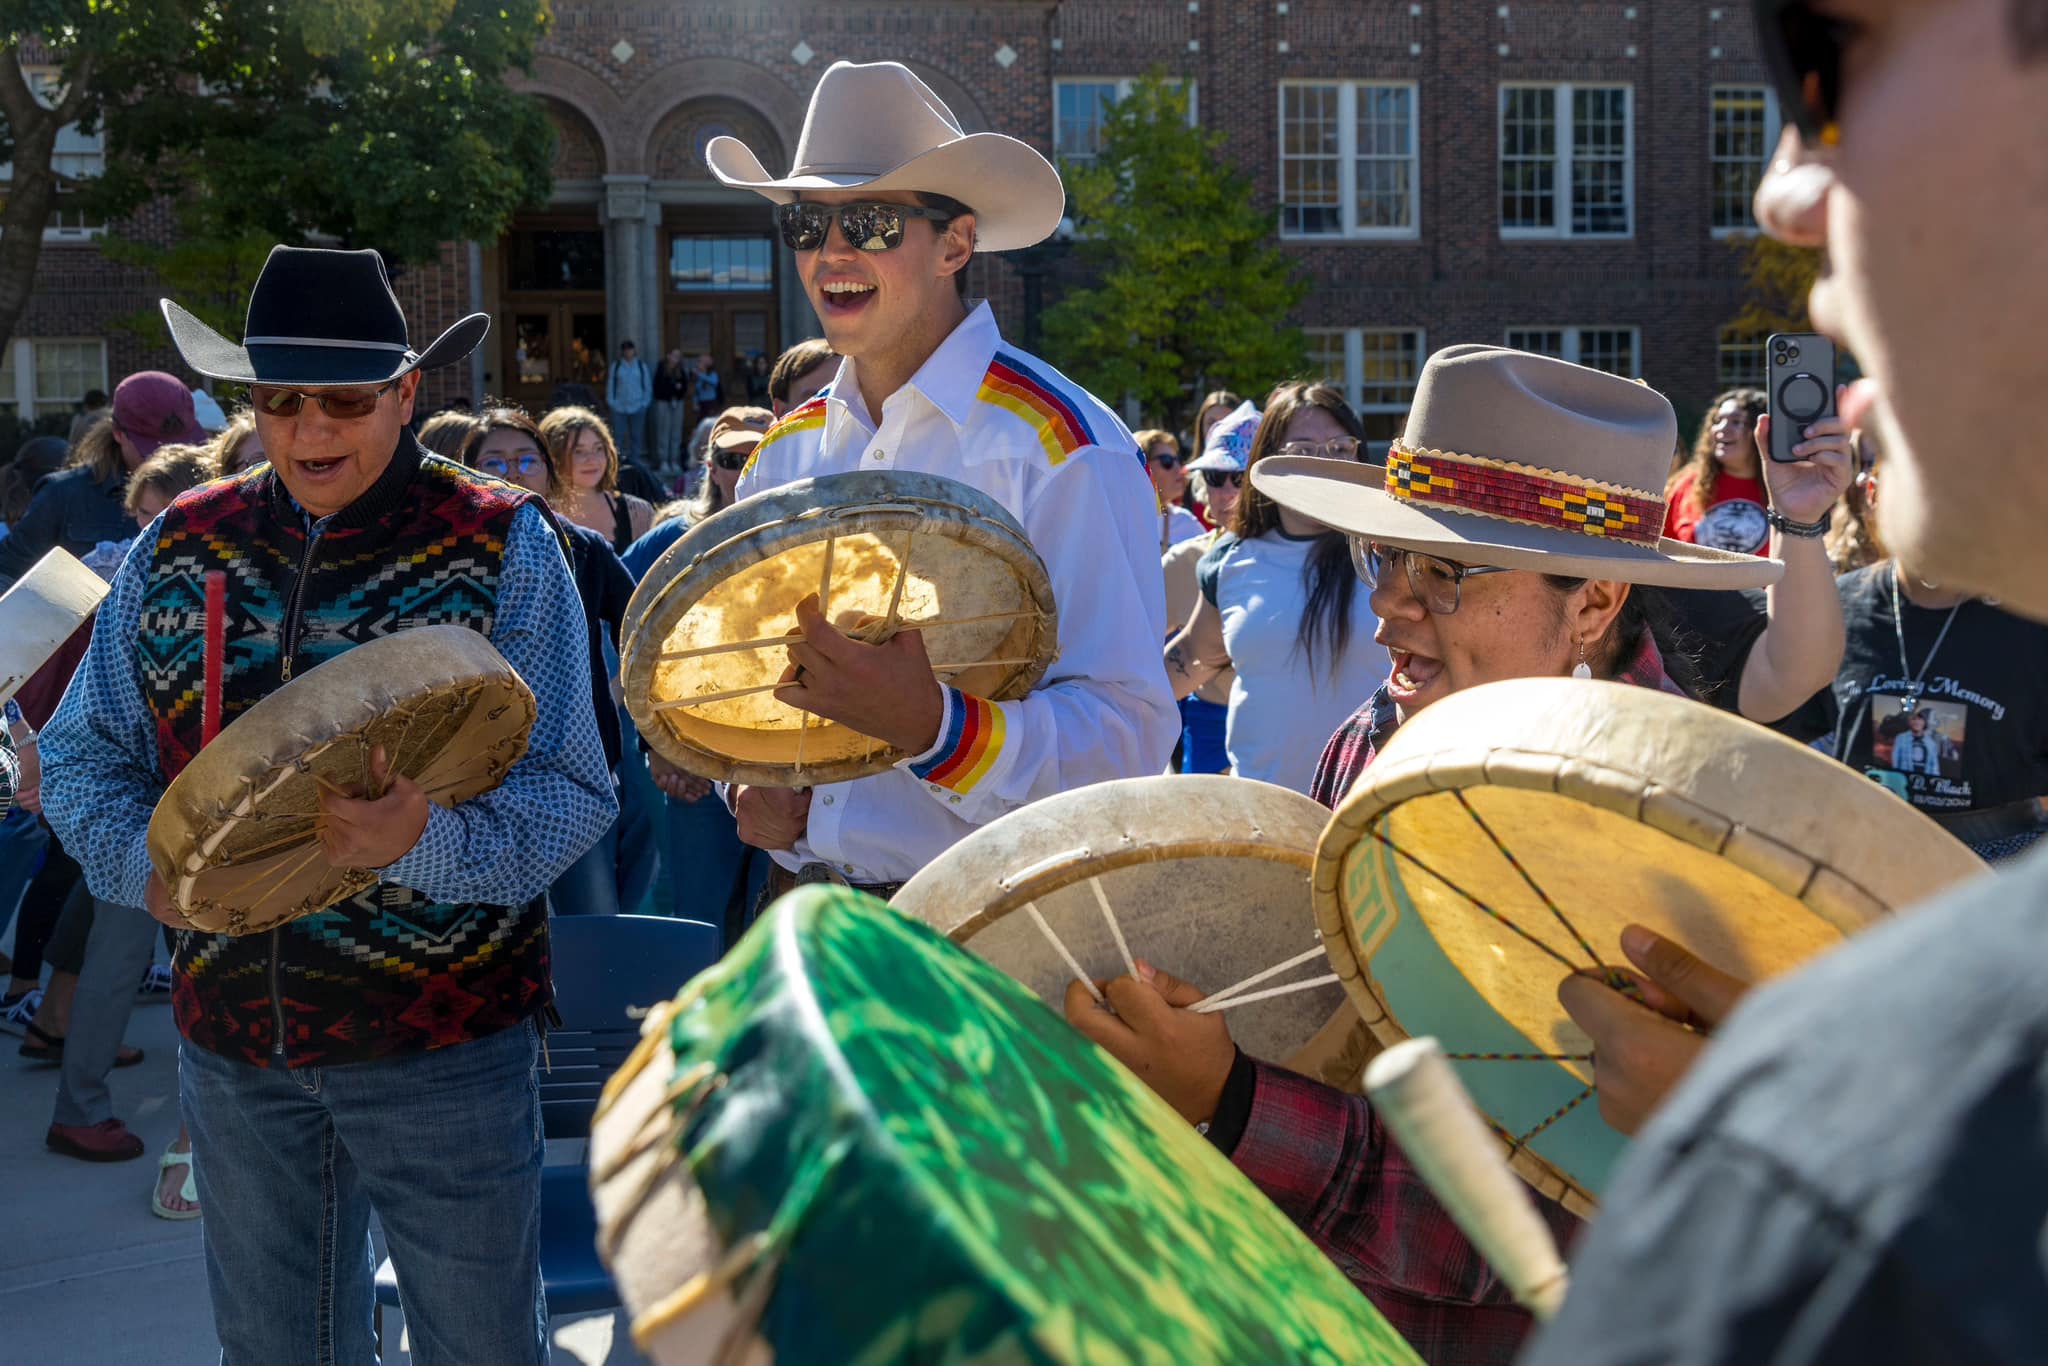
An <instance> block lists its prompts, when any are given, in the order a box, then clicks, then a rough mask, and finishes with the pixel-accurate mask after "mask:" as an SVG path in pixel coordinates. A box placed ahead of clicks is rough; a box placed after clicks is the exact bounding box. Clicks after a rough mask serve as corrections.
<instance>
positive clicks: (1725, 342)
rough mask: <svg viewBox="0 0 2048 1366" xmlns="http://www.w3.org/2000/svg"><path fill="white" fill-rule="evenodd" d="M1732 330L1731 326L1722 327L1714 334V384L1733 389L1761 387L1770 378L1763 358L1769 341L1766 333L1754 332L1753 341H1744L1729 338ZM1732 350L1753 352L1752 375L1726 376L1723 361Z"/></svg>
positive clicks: (1717, 386)
mask: <svg viewBox="0 0 2048 1366" xmlns="http://www.w3.org/2000/svg"><path fill="white" fill-rule="evenodd" d="M1732 331H1733V329H1732V328H1727V327H1723V328H1721V329H1720V330H1719V331H1718V332H1716V333H1715V334H1714V386H1715V387H1716V388H1717V389H1733V388H1738V387H1739V388H1747V389H1761V388H1763V387H1764V386H1765V381H1766V380H1768V379H1769V378H1770V374H1769V366H1768V364H1767V363H1766V362H1765V360H1764V347H1765V346H1766V344H1767V343H1768V341H1769V336H1768V334H1767V333H1762V332H1759V333H1757V334H1756V340H1755V341H1754V342H1745V341H1736V340H1731V339H1730V335H1729V334H1730V333H1731V332H1732ZM1732 351H1753V352H1755V353H1756V373H1755V374H1754V375H1752V376H1743V377H1739V378H1733V379H1731V378H1730V377H1729V376H1728V373H1727V367H1726V365H1725V364H1724V363H1723V361H1724V358H1725V357H1726V356H1727V355H1728V354H1729V353H1730V352H1732Z"/></svg>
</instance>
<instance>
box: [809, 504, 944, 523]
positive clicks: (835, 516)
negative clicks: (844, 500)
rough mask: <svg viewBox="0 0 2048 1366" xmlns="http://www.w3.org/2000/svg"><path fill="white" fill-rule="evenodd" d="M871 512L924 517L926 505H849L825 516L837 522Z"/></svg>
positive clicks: (831, 511) (833, 509) (833, 510)
mask: <svg viewBox="0 0 2048 1366" xmlns="http://www.w3.org/2000/svg"><path fill="white" fill-rule="evenodd" d="M871 512H911V513H916V514H917V515H919V516H923V515H924V505H923V504H921V503H849V504H847V505H845V506H844V507H836V508H832V509H831V510H829V511H828V512H826V514H825V515H826V516H827V517H830V518H831V519H832V520H833V521H835V522H836V521H840V520H842V519H844V518H847V517H865V516H867V515H868V514H869V513H871Z"/></svg>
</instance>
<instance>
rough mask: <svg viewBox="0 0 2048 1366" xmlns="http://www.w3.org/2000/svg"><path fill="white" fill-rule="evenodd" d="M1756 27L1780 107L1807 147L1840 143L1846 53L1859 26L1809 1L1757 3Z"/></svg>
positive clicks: (1781, 0) (1765, 0)
mask: <svg viewBox="0 0 2048 1366" xmlns="http://www.w3.org/2000/svg"><path fill="white" fill-rule="evenodd" d="M1756 28H1757V38H1758V41H1759V42H1760V43H1761V45H1762V47H1763V57H1764V64H1765V65H1766V66H1767V67H1768V68H1769V69H1770V73H1771V83H1772V84H1773V85H1775V86H1776V87H1777V91H1778V105H1779V107H1780V108H1781V109H1783V110H1784V111H1785V112H1786V113H1787V114H1789V115H1790V116H1791V118H1792V121H1793V122H1794V123H1796V124H1797V125H1798V126H1799V133H1800V136H1802V137H1804V138H1805V139H1806V145H1807V146H1809V147H1823V146H1830V145H1832V144H1834V143H1835V142H1838V141H1840V137H1841V135H1840V133H1839V132H1838V130H1837V125H1836V119H1837V116H1838V115H1839V113H1840V111H1841V100H1842V50H1843V48H1844V47H1846V46H1847V45H1848V40H1849V39H1850V38H1851V37H1853V36H1854V26H1853V25H1851V24H1850V23H1848V22H1847V21H1845V20H1841V19H1834V18H1830V17H1829V16H1827V15H1825V14H1820V13H1817V12H1816V11H1815V9H1814V7H1813V5H1812V4H1811V3H1809V2H1808V0H1757V5H1756Z"/></svg>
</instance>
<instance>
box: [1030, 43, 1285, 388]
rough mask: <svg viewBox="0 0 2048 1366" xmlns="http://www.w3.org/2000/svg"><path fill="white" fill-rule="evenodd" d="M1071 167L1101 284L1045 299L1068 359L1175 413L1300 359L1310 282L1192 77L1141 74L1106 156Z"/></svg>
mask: <svg viewBox="0 0 2048 1366" xmlns="http://www.w3.org/2000/svg"><path fill="white" fill-rule="evenodd" d="M1063 170H1064V172H1065V175H1066V180H1067V186H1068V189H1069V191H1070V192H1071V194H1072V196H1073V201H1074V212H1075V219H1076V223H1077V226H1078V227H1079V230H1080V237H1079V243H1078V250H1079V253H1080V255H1081V257H1082V260H1083V261H1084V262H1085V263H1086V264H1087V265H1088V266H1089V267H1090V268H1091V275H1092V277H1093V280H1094V283H1093V284H1092V285H1091V286H1090V287H1088V288H1085V289H1080V290H1072V291H1069V292H1068V293H1067V294H1066V295H1065V297H1064V298H1062V299H1061V300H1060V301H1059V302H1058V303H1057V304H1055V305H1054V306H1053V307H1051V308H1050V309H1048V310H1047V311H1046V315H1045V334H1046V339H1047V349H1048V351H1049V352H1050V354H1051V356H1052V358H1053V359H1054V361H1055V363H1057V364H1058V365H1059V366H1060V368H1061V369H1063V370H1065V371H1066V372H1067V373H1068V374H1070V375H1073V376H1074V377H1075V378H1076V379H1077V380H1079V381H1080V382H1081V383H1083V384H1085V385H1087V386H1088V387H1089V388H1090V389H1091V390H1093V391H1094V392H1096V393H1098V394H1102V395H1105V396H1109V397H1110V398H1111V399H1112V401H1113V400H1114V398H1115V397H1116V396H1119V395H1124V394H1129V395H1131V396H1133V397H1135V398H1136V399H1137V401H1138V403H1139V405H1140V406H1141V407H1142V408H1143V410H1144V411H1145V412H1146V413H1147V414H1149V415H1156V416H1157V417H1158V418H1159V419H1160V420H1162V421H1164V422H1166V423H1167V424H1168V425H1170V426H1182V425H1185V424H1186V422H1187V421H1188V419H1189V418H1191V417H1192V416H1193V409H1194V405H1195V403H1196V401H1197V400H1199V398H1200V396H1201V395H1202V394H1203V393H1204V392H1205V391H1207V390H1209V389H1218V388H1229V389H1235V390H1238V391H1239V392H1243V393H1263V392H1264V391H1265V390H1266V389H1267V388H1268V387H1270V386H1271V385H1272V384H1274V383H1275V382H1276V381H1279V380H1282V379H1287V378H1291V377H1293V376H1295V375H1296V374H1298V373H1299V372H1300V371H1301V370H1302V368H1303V366H1304V365H1305V364H1306V361H1307V346H1306V341H1305V339H1304V338H1303V336H1302V333H1301V330H1300V329H1299V328H1298V327H1295V326H1293V325H1292V324H1290V323H1289V322H1288V321H1287V317H1288V314H1289V313H1291V312H1292V311H1293V309H1294V307H1295V305H1296V304H1298V303H1300V302H1301V299H1302V296H1303V295H1304V294H1305V293H1306V292H1307V289H1308V286H1307V283H1306V282H1305V281H1304V280H1302V279H1301V278H1299V277H1298V275H1297V274H1296V271H1295V265H1294V261H1293V260H1292V258H1290V257H1289V256H1288V255H1287V254H1286V253H1285V252H1282V251H1281V250H1279V249H1278V248H1277V247H1276V246H1275V245H1274V244H1273V237H1274V229H1275V220H1274V218H1273V215H1271V214H1270V213H1267V212H1264V211H1262V210H1261V209H1260V208H1259V207H1258V206H1257V204H1256V203H1255V202H1254V200H1253V194H1252V186H1251V183H1250V181H1249V180H1248V179H1246V177H1244V176H1243V175H1242V174H1240V173H1239V172H1238V171H1237V170H1236V169H1235V168H1234V167H1233V166H1232V165H1231V164H1230V162H1229V161H1228V160H1227V159H1226V157H1225V155H1224V152H1223V139H1222V135H1221V134H1219V133H1217V132H1214V131H1212V130H1210V129H1206V128H1202V127H1199V126H1190V125H1189V123H1188V99H1187V94H1186V92H1185V90H1184V89H1182V88H1181V87H1180V86H1178V85H1177V84H1172V83H1169V82H1168V81H1167V80H1166V79H1165V78H1164V77H1162V76H1161V75H1159V74H1158V73H1154V74H1153V75H1151V76H1148V77H1146V78H1145V79H1144V80H1142V81H1139V82H1138V83H1137V84H1136V85H1135V86H1134V87H1133V88H1132V90H1131V93H1130V95H1129V96H1128V97H1126V98H1124V99H1122V100H1119V101H1118V102H1117V103H1116V104H1115V105H1114V106H1113V107H1112V108H1111V109H1110V110H1109V111H1108V114H1107V116H1106V119H1105V121H1104V125H1103V131H1102V144H1101V153H1100V155H1099V156H1098V157H1097V159H1096V161H1095V162H1094V164H1093V165H1090V166H1085V167H1074V166H1071V165H1070V166H1067V167H1065V168H1063Z"/></svg>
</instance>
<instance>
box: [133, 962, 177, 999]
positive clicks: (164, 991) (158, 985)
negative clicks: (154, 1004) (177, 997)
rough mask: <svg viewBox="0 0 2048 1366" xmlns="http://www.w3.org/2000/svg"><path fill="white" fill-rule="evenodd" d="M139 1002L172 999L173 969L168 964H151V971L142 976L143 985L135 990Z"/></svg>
mask: <svg viewBox="0 0 2048 1366" xmlns="http://www.w3.org/2000/svg"><path fill="white" fill-rule="evenodd" d="M135 999H136V1000H138V1001H168V1000H170V999H171V969H170V967H169V965H168V964H164V963H151V964H150V965H149V971H148V972H145V973H143V974H142V985H141V986H138V987H137V988H135Z"/></svg>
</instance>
